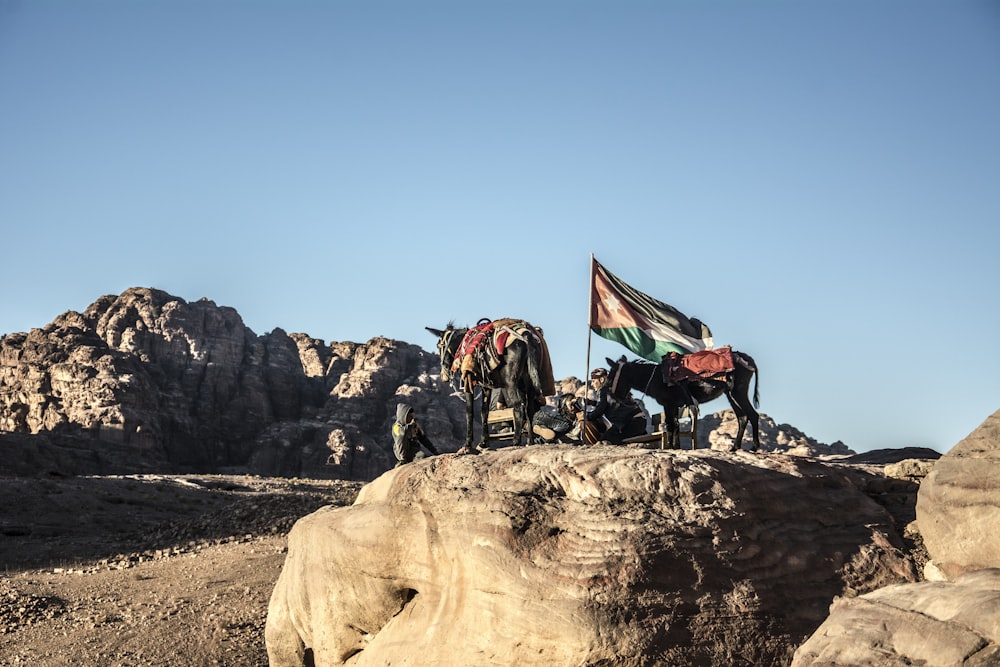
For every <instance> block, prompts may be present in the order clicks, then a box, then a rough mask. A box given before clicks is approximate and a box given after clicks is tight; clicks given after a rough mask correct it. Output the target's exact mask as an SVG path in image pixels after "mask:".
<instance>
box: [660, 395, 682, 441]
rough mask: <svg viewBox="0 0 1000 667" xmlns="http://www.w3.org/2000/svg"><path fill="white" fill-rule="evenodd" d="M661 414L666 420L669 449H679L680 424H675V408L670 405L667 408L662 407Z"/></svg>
mask: <svg viewBox="0 0 1000 667" xmlns="http://www.w3.org/2000/svg"><path fill="white" fill-rule="evenodd" d="M663 414H664V416H665V417H666V420H667V423H666V427H667V442H669V443H670V449H680V447H681V427H680V424H678V423H677V406H676V405H671V406H669V407H664V409H663Z"/></svg>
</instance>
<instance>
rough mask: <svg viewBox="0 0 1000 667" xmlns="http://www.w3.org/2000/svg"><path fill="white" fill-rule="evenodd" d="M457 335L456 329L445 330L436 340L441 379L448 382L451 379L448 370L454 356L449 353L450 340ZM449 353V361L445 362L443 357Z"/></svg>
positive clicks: (450, 348)
mask: <svg viewBox="0 0 1000 667" xmlns="http://www.w3.org/2000/svg"><path fill="white" fill-rule="evenodd" d="M457 333H458V330H457V329H445V330H444V332H443V333H442V334H441V338H439V339H438V344H437V350H438V358H440V360H441V378H442V379H443V380H444V381H445V382H448V381H449V379H450V377H451V370H450V369H449V368H448V367H449V366H450V365H451V361H454V359H455V354H454V353H453V352H452V351H451V350H452V347H451V343H452V339H454V338H455V334H457ZM449 353H451V357H452V358H451V361H449V362H447V363H446V362H445V357H446V355H447V354H449Z"/></svg>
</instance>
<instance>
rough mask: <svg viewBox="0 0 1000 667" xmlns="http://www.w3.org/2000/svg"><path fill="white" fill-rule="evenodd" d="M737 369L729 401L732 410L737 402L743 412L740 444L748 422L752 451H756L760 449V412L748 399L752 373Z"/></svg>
mask: <svg viewBox="0 0 1000 667" xmlns="http://www.w3.org/2000/svg"><path fill="white" fill-rule="evenodd" d="M738 371H739V369H737V376H736V380H735V382H734V386H733V389H732V391H731V392H730V393H729V394H728V396H729V402H730V403H732V404H733V410H734V411H735V410H736V405H737V404H739V406H740V409H741V411H742V413H743V418H742V420H741V421H740V434H741V438H740V444H741V445H742V442H743V441H742V433H743V431H744V430H745V428H746V425H747V423H748V422H749V424H750V427H751V428H752V429H753V451H755V452H756V451H759V450H760V413H758V412H757V410H756V409H754V406H753V402H752V401H751V400H750V378H751V377H752V376H753V374H752V373H739V372H738ZM738 414H739V413H737V415H738Z"/></svg>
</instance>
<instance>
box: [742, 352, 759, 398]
mask: <svg viewBox="0 0 1000 667" xmlns="http://www.w3.org/2000/svg"><path fill="white" fill-rule="evenodd" d="M744 356H746V358H747V361H749V362H750V372H751V373H753V406H754V407H755V408H759V407H760V391H759V390H758V389H757V383H758V382H759V381H760V369H759V368H757V362H756V361H754V360H753V357H751V356H750V355H749V354H745V355H744Z"/></svg>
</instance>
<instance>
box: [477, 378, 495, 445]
mask: <svg viewBox="0 0 1000 667" xmlns="http://www.w3.org/2000/svg"><path fill="white" fill-rule="evenodd" d="M482 393H483V397H482V403H481V404H480V406H481V407H480V408H479V416H480V419H481V421H482V423H483V437H482V438H481V439H480V440H479V450H480V451H486V450H487V449H489V448H490V397H491V395H492V393H493V392H492V390H490V389H487V388H486V387H483V388H482Z"/></svg>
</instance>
